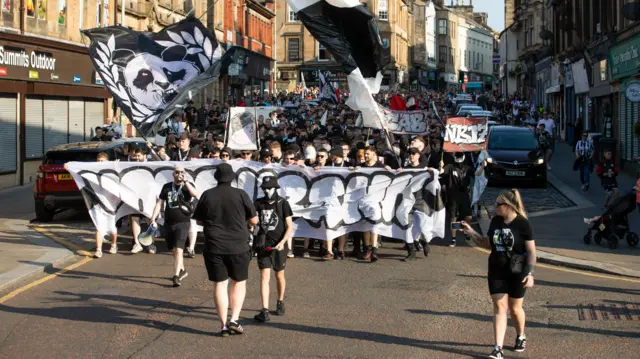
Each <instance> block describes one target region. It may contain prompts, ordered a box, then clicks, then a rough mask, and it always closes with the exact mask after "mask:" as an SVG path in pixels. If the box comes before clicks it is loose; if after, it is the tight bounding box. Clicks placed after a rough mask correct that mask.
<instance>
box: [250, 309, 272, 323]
mask: <svg viewBox="0 0 640 359" xmlns="http://www.w3.org/2000/svg"><path fill="white" fill-rule="evenodd" d="M253 319H254V320H255V321H257V322H261V323H264V322H268V321H270V320H271V314H269V309H266V308H265V309H262V310H261V311H260V313H258V314H256V315H255V316H254V317H253Z"/></svg>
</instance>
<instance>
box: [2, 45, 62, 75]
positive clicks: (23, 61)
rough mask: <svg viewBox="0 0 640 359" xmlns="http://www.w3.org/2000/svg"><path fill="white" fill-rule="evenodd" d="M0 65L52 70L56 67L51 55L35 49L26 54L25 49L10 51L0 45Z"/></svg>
mask: <svg viewBox="0 0 640 359" xmlns="http://www.w3.org/2000/svg"><path fill="white" fill-rule="evenodd" d="M16 50H17V49H16ZM0 65H7V66H19V67H24V68H32V69H37V70H48V71H54V70H55V69H56V59H55V58H54V57H53V56H49V55H48V54H43V53H38V52H36V51H31V53H30V54H27V52H26V51H25V50H20V51H12V50H9V49H5V47H4V46H0Z"/></svg>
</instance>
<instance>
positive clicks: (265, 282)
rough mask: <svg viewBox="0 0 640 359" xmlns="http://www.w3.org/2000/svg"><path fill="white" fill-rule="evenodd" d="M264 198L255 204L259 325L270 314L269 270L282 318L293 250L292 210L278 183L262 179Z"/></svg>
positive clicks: (274, 178)
mask: <svg viewBox="0 0 640 359" xmlns="http://www.w3.org/2000/svg"><path fill="white" fill-rule="evenodd" d="M261 188H262V191H263V192H264V197H262V198H259V199H257V200H256V202H255V207H256V211H257V213H258V218H259V220H258V236H257V237H256V238H263V239H264V241H262V240H260V239H258V240H256V242H254V243H259V246H258V248H256V249H257V253H258V268H259V269H260V278H261V280H260V294H261V298H262V310H261V311H260V313H258V314H257V315H256V316H255V317H254V319H255V320H256V321H259V322H268V321H269V320H270V319H271V314H270V313H269V280H270V278H271V269H272V268H273V270H274V271H275V272H276V279H277V281H278V302H277V304H276V312H275V314H276V315H284V313H285V309H284V290H285V287H286V280H285V277H284V269H285V266H286V264H287V263H286V262H287V253H288V252H289V251H290V250H291V249H292V248H291V244H292V243H291V242H292V238H293V237H292V235H293V211H292V210H291V206H290V205H289V202H287V200H286V199H285V198H283V197H280V196H279V195H278V191H277V189H278V188H280V186H279V185H278V180H277V178H276V177H274V176H269V177H265V178H264V179H263V180H262V186H261Z"/></svg>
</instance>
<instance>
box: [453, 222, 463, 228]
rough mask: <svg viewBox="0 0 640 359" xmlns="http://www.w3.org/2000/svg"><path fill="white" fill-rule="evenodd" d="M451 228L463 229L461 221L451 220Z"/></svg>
mask: <svg viewBox="0 0 640 359" xmlns="http://www.w3.org/2000/svg"><path fill="white" fill-rule="evenodd" d="M451 229H463V227H462V223H461V222H451Z"/></svg>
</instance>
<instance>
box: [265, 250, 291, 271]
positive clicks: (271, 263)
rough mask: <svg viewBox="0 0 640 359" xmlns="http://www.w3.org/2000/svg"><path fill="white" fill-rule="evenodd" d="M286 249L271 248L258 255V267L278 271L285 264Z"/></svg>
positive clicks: (282, 268)
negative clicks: (269, 250) (265, 252)
mask: <svg viewBox="0 0 640 359" xmlns="http://www.w3.org/2000/svg"><path fill="white" fill-rule="evenodd" d="M287 253H289V250H288V249H285V250H282V251H276V250H272V251H271V252H268V253H267V254H264V255H258V269H270V268H273V270H274V271H276V272H280V271H283V270H284V267H286V266H287Z"/></svg>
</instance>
